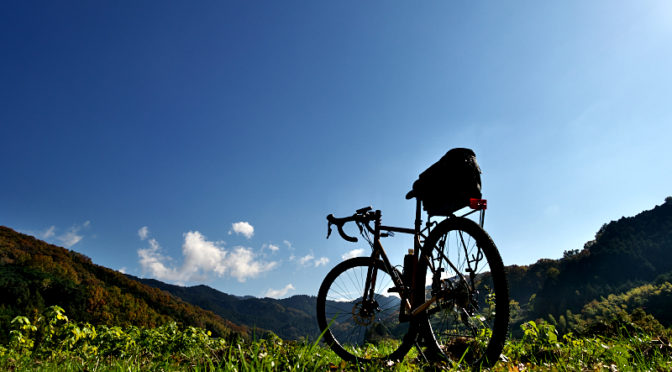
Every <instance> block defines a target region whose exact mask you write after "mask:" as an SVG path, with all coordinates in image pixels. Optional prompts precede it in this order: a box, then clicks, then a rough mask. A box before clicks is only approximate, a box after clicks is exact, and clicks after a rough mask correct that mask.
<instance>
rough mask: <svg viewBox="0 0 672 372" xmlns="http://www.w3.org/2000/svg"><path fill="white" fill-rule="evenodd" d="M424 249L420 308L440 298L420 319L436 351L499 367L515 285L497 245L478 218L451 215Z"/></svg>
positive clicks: (453, 358) (419, 271) (419, 269)
mask: <svg viewBox="0 0 672 372" xmlns="http://www.w3.org/2000/svg"><path fill="white" fill-rule="evenodd" d="M452 244H455V245H457V246H456V247H454V246H452ZM447 245H448V246H447ZM421 252H422V254H421V256H420V258H419V261H418V267H417V271H416V278H415V280H416V283H415V288H416V290H415V305H414V306H416V307H417V306H420V304H422V303H425V301H427V300H428V299H429V298H432V297H434V298H436V299H437V300H436V302H434V303H432V304H431V305H430V306H429V307H428V308H427V309H425V310H424V311H423V313H422V314H421V315H420V316H421V319H418V322H419V323H418V324H419V327H420V328H421V330H420V332H421V333H422V337H423V343H424V344H425V345H427V346H428V350H429V351H430V355H434V356H437V357H438V358H440V359H443V360H448V361H451V362H452V363H457V362H461V363H466V364H468V365H470V366H472V367H473V368H475V369H480V368H485V367H491V366H493V365H494V364H495V363H496V362H497V360H498V359H499V356H500V354H501V352H502V349H503V347H504V342H505V340H506V336H507V333H508V327H509V288H508V282H507V279H506V274H505V272H504V264H503V263H502V259H501V256H500V255H499V252H498V250H497V247H496V246H495V243H494V242H493V241H492V239H491V238H490V236H489V235H488V233H487V232H485V230H483V229H482V228H481V227H480V226H479V225H478V224H477V223H475V222H474V221H472V220H469V219H467V218H461V217H450V218H447V219H445V220H443V221H442V222H440V223H439V224H438V225H437V226H436V227H435V228H434V229H433V230H432V231H431V232H430V234H429V236H428V237H427V239H426V240H425V243H424V245H423V247H422V250H421ZM465 257H469V259H465ZM449 260H450V261H451V264H452V266H451V265H450V264H448V261H449ZM444 265H445V266H444ZM441 268H442V269H444V270H445V271H444V272H441V271H440V270H439V269H441ZM455 269H457V270H455ZM470 271H471V272H473V273H474V275H471V274H470ZM436 272H439V274H438V275H437V274H436ZM436 277H438V278H439V280H436ZM428 280H429V283H427V281H428ZM493 303H494V306H493ZM493 310H494V311H493Z"/></svg>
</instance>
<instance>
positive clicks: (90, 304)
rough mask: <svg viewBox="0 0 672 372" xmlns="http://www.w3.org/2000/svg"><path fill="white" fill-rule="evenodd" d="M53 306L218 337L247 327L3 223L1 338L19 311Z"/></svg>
mask: <svg viewBox="0 0 672 372" xmlns="http://www.w3.org/2000/svg"><path fill="white" fill-rule="evenodd" d="M51 305H59V306H61V307H63V308H64V309H65V311H66V313H67V314H68V315H69V316H71V317H72V318H74V319H77V320H80V321H86V322H90V323H92V324H106V325H119V326H127V325H135V326H141V327H154V326H159V325H162V324H164V323H166V322H169V321H175V322H177V323H178V324H182V325H184V326H187V325H193V326H198V327H201V328H204V329H207V330H210V331H212V332H213V334H214V335H217V336H232V335H233V334H236V333H237V334H241V335H246V334H247V332H248V330H247V328H245V327H241V326H238V325H235V324H233V323H231V322H230V321H228V320H224V319H223V318H221V317H220V316H218V315H215V314H214V313H212V312H210V311H206V310H203V309H201V308H199V307H197V306H194V305H192V304H189V303H187V302H185V301H183V300H181V299H179V298H177V297H175V296H173V295H170V294H168V293H166V292H163V291H161V290H159V289H156V288H152V287H150V286H147V285H144V284H141V283H139V282H137V281H135V280H132V279H129V278H128V277H126V276H125V275H123V274H121V273H119V272H117V271H114V270H111V269H108V268H105V267H102V266H98V265H95V264H93V263H92V262H91V259H90V258H88V257H86V256H84V255H82V254H79V253H77V252H74V251H70V250H67V249H65V248H61V247H57V246H54V245H51V244H47V243H45V242H43V241H40V240H37V239H35V238H33V237H31V236H28V235H24V234H21V233H18V232H16V231H14V230H12V229H9V228H7V227H4V226H0V335H1V336H0V337H6V336H7V335H9V329H8V327H9V324H10V321H11V320H12V319H13V318H14V317H15V316H17V315H26V314H37V313H40V312H42V310H44V309H45V308H46V307H48V306H51ZM31 316H32V315H31ZM0 341H6V340H0Z"/></svg>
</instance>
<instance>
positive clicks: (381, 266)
mask: <svg viewBox="0 0 672 372" xmlns="http://www.w3.org/2000/svg"><path fill="white" fill-rule="evenodd" d="M458 150H462V149H458ZM451 151H454V150H451ZM469 151H470V150H469ZM450 153H451V152H449V153H448V154H450ZM448 154H447V155H446V156H448ZM471 154H472V155H473V152H471ZM444 158H445V157H444ZM442 160H443V159H442ZM473 162H474V164H475V158H474V159H473ZM437 164H438V163H437ZM475 167H476V169H477V170H478V173H480V169H479V168H478V166H477V165H476V166H475ZM430 169H431V168H430ZM428 171H429V169H428ZM425 173H427V172H425ZM423 175H424V173H423V174H422V175H421V179H422V176H423ZM416 184H417V182H416ZM478 189H479V190H478V192H477V196H479V198H468V199H466V200H468V201H466V202H465V201H463V202H461V203H453V205H451V206H450V208H448V210H446V209H444V210H443V211H441V210H440V209H439V210H438V211H437V209H436V208H435V206H433V205H432V206H427V205H426V206H425V209H426V210H428V213H427V220H426V222H425V223H424V225H423V221H422V218H421V217H422V207H423V206H422V203H423V200H422V199H424V200H425V202H426V203H428V200H429V199H431V198H429V197H428V196H424V195H419V192H418V190H416V185H414V190H412V191H411V192H409V194H408V195H407V196H406V198H407V199H410V198H413V197H415V198H416V212H415V224H414V227H413V228H403V227H393V226H384V225H382V224H381V217H382V213H381V211H380V210H375V211H374V210H373V209H372V208H371V207H366V208H362V209H359V210H357V211H356V212H355V213H354V214H353V215H352V216H349V217H344V218H336V217H334V216H333V215H331V214H330V215H329V216H327V220H328V234H327V238H328V237H329V235H330V234H331V227H332V225H335V226H336V227H337V228H338V232H339V234H340V235H341V237H342V238H343V239H345V240H347V241H349V242H357V241H358V239H357V238H355V237H352V236H348V235H347V234H346V233H345V232H344V230H343V226H344V225H345V224H346V223H350V222H354V223H355V224H356V225H357V227H358V228H359V231H360V234H361V235H362V237H364V238H365V240H366V241H367V242H368V243H369V245H370V246H371V249H372V252H371V255H370V256H369V257H356V258H351V259H348V260H345V261H343V262H341V263H340V264H338V265H336V266H335V267H334V268H333V269H332V270H331V271H330V272H329V273H328V274H327V276H326V277H325V279H324V281H323V282H322V285H321V287H320V290H319V292H318V296H317V320H318V324H319V327H320V329H321V330H322V331H323V335H324V336H323V337H324V340H325V341H326V343H327V344H328V345H329V346H330V347H331V348H332V350H334V352H336V354H338V355H339V356H340V357H341V358H343V359H344V360H349V361H351V360H356V361H358V362H363V361H368V360H374V359H388V360H400V359H402V358H403V357H404V356H405V355H406V353H408V351H409V350H410V349H411V348H412V347H413V346H416V347H417V349H418V351H419V352H420V353H421V354H423V355H425V356H430V357H432V358H433V359H444V360H449V361H453V362H457V361H461V362H463V363H467V364H469V365H472V366H474V367H478V368H480V367H485V366H491V365H493V364H494V363H495V362H496V361H497V360H498V358H499V355H500V353H501V351H502V348H503V346H504V341H505V339H506V334H507V332H508V322H509V295H508V284H507V280H506V275H505V273H504V265H503V263H502V259H501V257H500V255H499V252H498V251H497V247H496V246H495V244H494V242H493V241H492V239H491V238H490V236H489V235H488V234H487V232H486V231H485V230H484V229H483V222H484V216H485V210H486V208H487V202H486V200H484V199H480V176H479V177H478ZM472 193H473V192H472ZM458 199H459V198H458ZM462 199H464V198H462ZM451 200H454V198H453V199H451ZM467 203H468V206H469V207H470V208H471V210H470V211H468V212H465V213H463V214H462V215H460V216H457V215H455V214H454V213H453V212H454V211H450V210H452V209H455V208H458V207H460V206H462V205H464V204H467ZM448 211H450V213H448ZM476 212H478V213H479V214H480V218H479V222H478V223H477V222H475V221H473V220H472V219H470V218H467V216H469V215H472V214H474V213H476ZM372 224H373V226H371V225H372ZM394 233H401V234H411V235H413V238H414V247H413V249H412V250H409V254H407V255H406V256H405V257H404V264H403V269H402V271H401V272H400V271H399V270H398V269H397V268H396V267H394V266H393V265H392V264H391V263H390V260H389V259H388V256H387V254H386V252H385V250H384V248H383V245H382V244H381V241H380V240H381V238H385V237H388V236H392V235H393V234H394Z"/></svg>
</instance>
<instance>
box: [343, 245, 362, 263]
mask: <svg viewBox="0 0 672 372" xmlns="http://www.w3.org/2000/svg"><path fill="white" fill-rule="evenodd" d="M362 255H364V248H358V249H353V250H351V251H349V252H347V253H345V254H344V255H342V256H341V258H342V259H343V261H345V260H347V259H349V258H354V257H359V256H362Z"/></svg>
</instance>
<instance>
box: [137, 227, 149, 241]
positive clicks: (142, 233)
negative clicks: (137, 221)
mask: <svg viewBox="0 0 672 372" xmlns="http://www.w3.org/2000/svg"><path fill="white" fill-rule="evenodd" d="M138 236H139V237H140V240H145V239H147V237H149V228H148V227H147V226H143V227H141V228H140V229H139V230H138Z"/></svg>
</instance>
